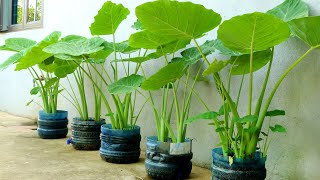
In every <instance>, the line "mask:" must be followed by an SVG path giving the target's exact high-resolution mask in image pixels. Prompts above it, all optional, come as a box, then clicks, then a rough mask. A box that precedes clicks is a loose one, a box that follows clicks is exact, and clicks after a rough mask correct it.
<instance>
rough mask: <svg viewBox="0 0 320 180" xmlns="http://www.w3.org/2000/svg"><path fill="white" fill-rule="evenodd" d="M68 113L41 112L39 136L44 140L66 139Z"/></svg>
mask: <svg viewBox="0 0 320 180" xmlns="http://www.w3.org/2000/svg"><path fill="white" fill-rule="evenodd" d="M67 126H68V111H61V110H57V112H56V113H46V112H44V111H39V119H38V128H37V131H38V135H39V136H40V138H43V139H59V138H65V137H66V136H67V134H68V127H67Z"/></svg>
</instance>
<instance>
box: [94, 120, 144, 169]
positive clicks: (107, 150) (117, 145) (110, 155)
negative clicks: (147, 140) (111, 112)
mask: <svg viewBox="0 0 320 180" xmlns="http://www.w3.org/2000/svg"><path fill="white" fill-rule="evenodd" d="M100 138H101V148H100V156H101V158H102V159H103V160H105V161H107V162H111V163H118V164H129V163H134V162H137V161H138V160H139V157H140V141H141V135H140V127H139V126H135V127H134V129H129V130H118V129H112V125H111V124H104V125H102V126H101V136H100Z"/></svg>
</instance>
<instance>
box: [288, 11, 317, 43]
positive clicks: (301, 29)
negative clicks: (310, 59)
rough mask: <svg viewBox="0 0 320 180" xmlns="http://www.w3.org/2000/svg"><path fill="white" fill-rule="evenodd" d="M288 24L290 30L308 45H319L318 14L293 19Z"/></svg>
mask: <svg viewBox="0 0 320 180" xmlns="http://www.w3.org/2000/svg"><path fill="white" fill-rule="evenodd" d="M289 25H290V29H291V32H292V33H293V34H294V35H295V36H297V37H298V38H300V39H301V40H302V41H304V42H305V43H307V44H308V45H309V46H311V47H319V46H320V16H312V17H305V18H300V19H294V20H292V21H290V22H289Z"/></svg>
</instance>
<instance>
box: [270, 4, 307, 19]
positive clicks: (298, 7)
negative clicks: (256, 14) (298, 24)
mask: <svg viewBox="0 0 320 180" xmlns="http://www.w3.org/2000/svg"><path fill="white" fill-rule="evenodd" d="M267 13H268V14H272V15H274V16H276V17H278V18H280V19H282V20H284V21H285V22H288V21H291V20H292V19H298V18H302V17H307V16H308V15H309V8H308V6H307V4H306V3H304V2H303V1H301V0H285V1H284V2H283V3H282V4H280V5H278V6H276V7H274V8H273V9H270V10H269V11H268V12H267Z"/></svg>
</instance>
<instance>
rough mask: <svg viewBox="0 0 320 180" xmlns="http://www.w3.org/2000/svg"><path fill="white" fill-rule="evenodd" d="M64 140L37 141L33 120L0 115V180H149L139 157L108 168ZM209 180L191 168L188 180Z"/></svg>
mask: <svg viewBox="0 0 320 180" xmlns="http://www.w3.org/2000/svg"><path fill="white" fill-rule="evenodd" d="M69 134H70V133H69ZM68 136H70V135H68ZM66 139H67V138H66ZM66 139H55V140H44V139H40V138H38V136H37V132H36V125H35V121H34V120H30V119H25V118H21V117H15V116H12V115H9V114H6V113H3V112H0V180H7V179H8V180H9V179H13V180H22V179H23V180H29V179H31V180H38V179H39V180H40V179H41V180H51V179H54V180H55V179H57V180H64V179H72V180H78V179H79V180H80V179H81V180H82V179H88V180H96V179H104V180H106V179H115V180H117V179H119V180H122V179H123V180H135V179H150V178H148V177H147V175H146V172H145V169H144V163H143V162H144V155H143V153H142V154H141V157H142V158H141V159H140V161H139V162H138V163H134V164H129V165H118V164H111V163H107V162H105V161H102V160H101V159H100V157H99V152H98V151H76V150H74V149H73V148H72V146H69V145H66ZM210 177H211V174H210V171H209V170H207V169H203V168H199V167H196V166H194V167H193V170H192V173H191V176H190V179H199V180H205V179H210Z"/></svg>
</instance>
